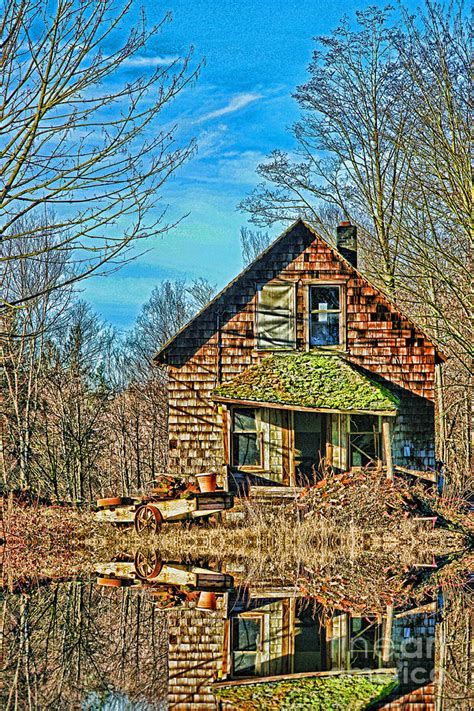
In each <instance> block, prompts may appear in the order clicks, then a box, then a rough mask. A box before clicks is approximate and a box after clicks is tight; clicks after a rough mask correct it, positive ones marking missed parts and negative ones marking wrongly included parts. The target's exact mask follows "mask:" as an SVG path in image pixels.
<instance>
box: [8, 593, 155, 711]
mask: <svg viewBox="0 0 474 711" xmlns="http://www.w3.org/2000/svg"><path fill="white" fill-rule="evenodd" d="M2 612H3V620H2V621H3V629H4V636H3V650H2V654H3V667H4V672H3V678H4V685H3V687H2V689H1V691H0V702H1V707H2V708H4V709H5V710H6V711H8V710H10V709H24V708H28V709H45V708H51V709H75V708H81V706H83V704H85V705H86V707H89V708H91V707H94V708H99V707H100V706H101V699H104V698H105V697H107V698H108V701H107V704H108V706H110V702H111V700H112V699H113V698H115V699H117V698H118V697H119V696H120V697H122V695H125V696H126V697H127V698H128V699H129V700H132V701H142V702H144V703H145V706H144V707H146V708H150V707H151V706H149V704H150V705H152V707H153V708H158V707H159V706H161V705H162V703H163V699H164V698H165V697H166V687H167V641H166V618H165V616H164V615H163V613H161V612H160V611H159V610H157V609H156V608H155V607H154V606H153V604H152V603H151V602H150V601H149V600H147V599H146V596H142V595H141V594H140V593H139V592H137V591H131V590H128V589H126V588H125V589H123V590H104V589H101V588H98V587H97V586H96V585H94V584H92V583H84V584H78V583H61V584H55V585H51V586H49V587H43V588H38V589H36V590H35V591H34V592H33V593H31V594H28V595H9V596H7V597H6V599H5V602H4V606H3V611H2ZM110 694H112V697H111V696H110ZM122 698H123V697H122ZM146 702H148V703H146ZM160 702H161V703H160ZM112 705H113V704H112ZM121 708H125V706H124V705H122V706H121Z"/></svg>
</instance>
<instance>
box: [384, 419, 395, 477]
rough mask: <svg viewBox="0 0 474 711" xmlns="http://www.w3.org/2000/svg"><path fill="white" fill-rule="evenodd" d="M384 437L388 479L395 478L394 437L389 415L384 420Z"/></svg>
mask: <svg viewBox="0 0 474 711" xmlns="http://www.w3.org/2000/svg"><path fill="white" fill-rule="evenodd" d="M382 438H383V448H384V454H385V463H386V465H387V479H393V459H392V437H391V427H390V420H389V419H388V417H384V418H383V420H382Z"/></svg>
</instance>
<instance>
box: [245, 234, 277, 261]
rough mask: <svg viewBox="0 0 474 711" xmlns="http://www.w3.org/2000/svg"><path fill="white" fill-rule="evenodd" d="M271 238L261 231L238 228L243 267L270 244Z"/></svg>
mask: <svg viewBox="0 0 474 711" xmlns="http://www.w3.org/2000/svg"><path fill="white" fill-rule="evenodd" d="M271 241H272V238H271V237H270V235H269V234H268V232H263V230H249V228H248V227H241V228H240V248H241V250H242V261H243V263H244V265H246V264H250V263H251V262H253V260H254V259H256V258H257V257H258V255H259V254H261V253H262V252H263V251H264V250H265V249H266V248H267V247H268V246H269V245H270V243H271Z"/></svg>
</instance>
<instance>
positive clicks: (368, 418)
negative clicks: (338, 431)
mask: <svg viewBox="0 0 474 711" xmlns="http://www.w3.org/2000/svg"><path fill="white" fill-rule="evenodd" d="M381 459H382V435H381V432H380V417H379V416H378V415H352V416H351V421H350V432H349V465H350V466H351V467H366V466H371V465H375V464H376V463H377V462H378V461H380V460H381Z"/></svg>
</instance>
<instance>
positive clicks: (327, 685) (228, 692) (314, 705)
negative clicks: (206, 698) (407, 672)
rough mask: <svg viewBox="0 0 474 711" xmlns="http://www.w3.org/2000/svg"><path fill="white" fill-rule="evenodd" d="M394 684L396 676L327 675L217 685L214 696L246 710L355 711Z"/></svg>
mask: <svg viewBox="0 0 474 711" xmlns="http://www.w3.org/2000/svg"><path fill="white" fill-rule="evenodd" d="M396 685H397V680H396V677H394V676H392V675H389V674H388V673H387V674H383V675H382V674H381V675H376V674H373V675H372V676H371V677H370V678H369V677H367V676H356V675H354V676H352V675H341V676H330V677H326V678H324V677H306V678H304V677H302V678H299V679H284V678H283V679H282V680H281V681H271V682H270V681H261V682H259V681H258V680H256V681H255V683H252V684H247V683H246V681H245V680H244V681H243V683H242V685H235V684H229V685H227V686H226V685H224V684H222V685H221V684H219V687H218V688H214V689H213V691H214V694H215V695H216V696H217V697H218V698H220V699H222V700H223V701H226V702H229V703H230V704H232V708H239V709H240V708H242V709H248V711H270V709H272V710H273V711H275V710H276V709H282V710H283V709H313V710H314V711H358V710H359V709H365V708H367V706H368V705H369V704H370V705H371V704H372V703H374V702H375V701H380V700H382V699H383V698H385V697H386V696H387V695H388V694H389V693H390V692H391V691H392V690H393V689H394V687H396Z"/></svg>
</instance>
